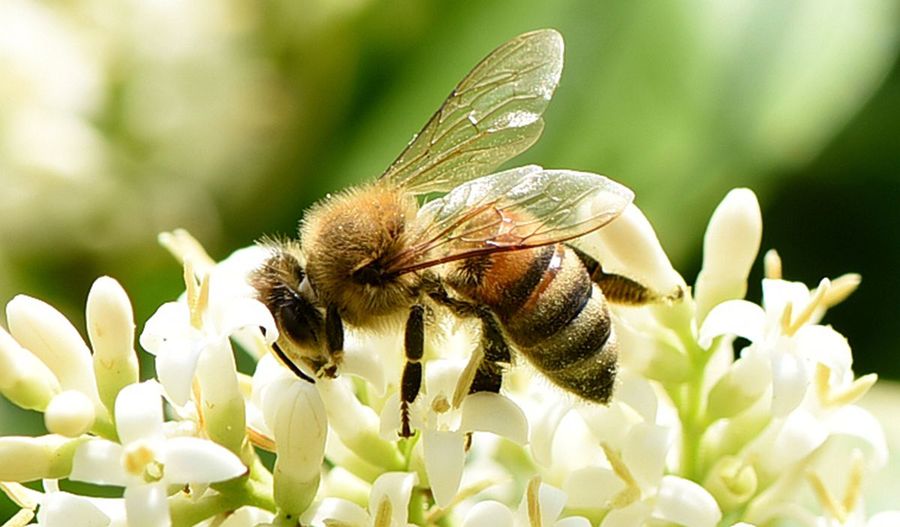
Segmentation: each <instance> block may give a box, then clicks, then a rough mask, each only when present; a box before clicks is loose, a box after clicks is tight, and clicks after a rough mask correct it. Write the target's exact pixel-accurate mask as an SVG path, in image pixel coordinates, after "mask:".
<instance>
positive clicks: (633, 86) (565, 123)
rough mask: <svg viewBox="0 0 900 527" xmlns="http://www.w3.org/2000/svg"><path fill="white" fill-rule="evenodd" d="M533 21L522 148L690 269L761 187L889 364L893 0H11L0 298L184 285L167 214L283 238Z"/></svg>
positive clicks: (897, 177) (857, 342)
mask: <svg viewBox="0 0 900 527" xmlns="http://www.w3.org/2000/svg"><path fill="white" fill-rule="evenodd" d="M541 27H554V28H557V29H558V30H560V32H561V33H562V34H563V36H564V37H565V39H566V44H567V49H566V67H565V69H564V71H563V77H562V81H561V84H560V87H559V89H558V91H557V94H556V97H555V98H554V101H553V103H552V104H551V105H550V108H549V109H548V111H547V114H546V117H545V119H546V124H547V126H546V131H545V133H544V136H543V138H542V139H541V140H540V142H539V143H538V144H537V145H536V146H535V147H533V148H532V149H531V150H530V151H529V152H527V153H526V154H525V155H523V156H521V157H520V158H518V159H516V160H515V163H516V164H522V163H526V162H537V163H541V164H543V165H545V166H551V167H566V168H575V169H581V170H590V171H596V172H600V173H603V174H606V175H608V176H611V177H613V178H614V179H617V180H618V181H621V182H623V183H624V184H626V185H628V186H630V187H632V188H633V189H634V190H635V191H636V193H637V196H638V198H637V203H638V205H639V206H641V207H642V209H643V210H644V211H645V213H646V214H647V215H648V217H649V218H650V219H651V221H652V222H653V223H654V225H655V226H656V228H657V231H658V233H659V235H660V239H661V241H662V243H663V245H664V247H665V248H666V249H667V251H668V252H669V254H670V256H671V258H672V260H673V262H674V263H675V266H676V268H678V269H679V270H680V271H681V272H682V274H683V275H684V276H685V277H686V279H687V280H688V282H692V281H693V279H694V277H695V276H696V273H697V271H698V268H699V262H700V257H701V254H700V250H701V240H702V234H703V230H704V228H705V224H706V221H707V219H708V217H709V215H710V213H711V212H712V210H713V208H714V207H715V205H716V204H717V203H718V201H719V200H720V199H721V198H722V197H723V196H724V195H725V193H726V192H727V191H728V190H729V189H731V188H733V187H737V186H747V187H750V188H752V189H753V190H754V191H755V192H756V193H757V195H758V196H759V198H760V201H761V205H762V208H763V218H764V232H765V234H764V239H763V248H764V249H767V248H776V249H778V251H779V252H780V254H781V256H782V258H783V261H784V269H785V276H786V278H789V279H797V280H802V281H804V282H806V283H807V284H809V285H815V284H816V283H817V282H818V281H819V279H820V278H822V277H835V276H838V275H840V274H842V273H844V272H849V271H855V272H859V273H861V274H862V275H863V284H862V287H861V289H860V290H859V291H858V292H857V293H856V294H855V295H853V296H852V297H851V298H850V299H849V300H848V301H847V302H846V303H845V304H843V305H841V306H838V307H837V308H835V309H834V310H833V311H832V312H830V313H829V315H828V318H827V322H829V323H832V324H833V325H835V327H836V328H837V329H838V330H839V331H841V332H842V333H843V334H845V335H846V336H847V337H848V338H849V340H850V343H851V345H852V346H853V348H854V352H855V357H856V370H857V371H858V372H860V373H866V372H872V371H876V372H878V373H879V374H881V375H882V376H884V377H889V378H895V379H898V378H900V361H898V360H897V356H898V351H900V321H898V312H900V310H898V308H897V302H898V299H900V271H898V270H900V228H898V227H900V141H898V138H900V68H898V64H897V49H898V34H900V3H898V2H897V1H896V0H724V1H712V0H706V1H701V0H683V1H674V0H660V1H626V0H621V1H597V0H560V1H555V2H539V1H521V0H516V1H513V0H481V1H478V2H474V1H469V2H460V1H456V2H451V1H422V0H392V1H383V2H380V1H376V0H308V1H291V0H268V1H263V2H257V3H253V2H242V1H238V0H195V1H191V2H182V1H178V0H158V1H148V0H121V1H115V2H113V1H111V0H68V1H60V2H37V1H34V0H0V302H2V303H3V304H5V302H6V301H8V300H9V299H10V298H12V296H14V295H15V294H18V293H26V294H29V295H33V296H37V297H39V298H42V299H45V300H47V301H49V302H50V303H52V304H54V305H55V306H56V307H58V308H59V309H60V310H61V311H63V312H64V313H65V314H66V315H68V316H69V317H70V318H71V319H72V320H73V322H74V323H75V324H76V326H77V327H79V328H83V317H84V315H83V309H84V308H83V306H84V299H85V297H86V294H87V291H88V289H89V287H90V285H91V283H92V281H93V280H94V279H95V278H96V277H97V276H100V275H104V274H108V275H111V276H113V277H115V278H117V279H118V280H119V281H120V282H121V283H122V284H123V285H124V286H125V288H126V289H127V290H128V291H129V293H130V295H131V297H132V300H133V302H134V304H135V309H136V313H137V318H138V324H139V328H140V326H141V325H142V323H143V321H144V320H146V318H147V317H148V316H149V315H150V314H151V313H152V312H153V311H154V310H155V309H156V307H157V306H158V305H159V304H161V303H162V302H164V301H166V300H168V299H171V298H173V297H174V296H175V295H177V294H178V293H179V292H180V291H181V289H182V285H181V270H180V269H179V267H178V266H177V265H176V263H175V262H174V260H173V259H172V258H171V257H170V256H169V255H168V254H167V253H166V252H165V251H164V250H163V249H161V248H160V247H159V246H158V245H157V243H156V235H157V233H158V232H160V231H164V230H170V229H173V228H175V227H184V228H187V229H188V230H189V231H191V232H192V233H193V234H194V235H195V236H196V237H197V238H198V239H199V240H200V241H201V242H202V243H203V244H204V245H205V246H206V247H207V248H208V250H209V251H210V253H211V254H212V255H213V256H214V257H216V258H221V257H224V256H226V255H227V254H228V253H230V252H231V251H233V250H235V249H237V248H240V247H243V246H246V245H248V244H251V243H253V241H254V240H255V239H257V238H258V237H259V236H260V235H262V234H264V233H286V234H292V233H293V232H294V231H295V226H296V222H297V220H298V218H299V217H300V215H301V212H302V211H303V209H304V208H305V207H306V206H308V205H309V204H310V203H312V202H313V201H315V200H316V199H317V198H320V197H321V196H323V195H324V194H325V193H327V192H330V191H334V190H336V189H340V188H342V187H345V186H346V185H349V184H353V183H355V182H359V181H364V180H367V179H371V178H373V177H375V176H377V175H378V174H379V173H380V172H381V170H383V169H384V168H385V167H386V166H387V165H388V164H389V163H390V162H391V161H392V160H393V158H394V156H395V155H397V154H398V153H399V152H400V150H401V149H402V148H403V146H404V145H405V143H406V142H407V141H408V140H409V138H410V137H411V136H412V134H413V133H414V132H416V131H417V130H418V129H419V127H420V126H421V125H422V124H423V123H424V122H425V120H426V119H427V118H428V117H429V116H430V114H431V113H432V112H433V111H434V110H435V109H436V108H437V107H438V105H439V104H440V103H441V101H442V100H443V98H444V97H445V96H446V94H447V93H448V92H449V90H450V89H451V88H452V86H453V85H454V84H455V83H456V82H457V81H458V80H459V79H461V78H462V76H463V75H464V74H465V73H466V72H468V70H469V69H470V68H471V67H472V66H473V65H474V64H475V63H476V62H477V61H478V60H479V59H480V58H481V57H483V56H484V55H485V54H486V53H488V52H489V51H490V50H491V49H493V48H494V47H495V46H497V45H499V44H500V43H502V42H503V41H505V40H507V39H509V38H510V37H512V36H514V35H516V34H518V33H521V32H524V31H527V30H531V29H536V28H541ZM760 277H761V263H760V264H758V265H757V268H756V270H755V273H754V277H753V281H752V282H751V292H750V296H751V297H752V298H755V299H758V298H759V294H760V293H759V285H758V279H759V278H760ZM8 411H9V410H7V412H8ZM0 428H4V429H5V430H9V427H8V423H7V426H3V427H0ZM6 433H10V432H8V431H7V432H6Z"/></svg>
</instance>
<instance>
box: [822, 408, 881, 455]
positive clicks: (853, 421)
mask: <svg viewBox="0 0 900 527" xmlns="http://www.w3.org/2000/svg"><path fill="white" fill-rule="evenodd" d="M825 426H826V427H827V428H828V431H829V432H830V433H831V435H843V436H848V437H855V438H858V439H861V440H862V441H863V443H864V444H865V445H866V446H867V447H868V448H867V452H866V454H868V455H867V456H866V459H867V460H868V461H869V469H870V470H871V471H876V470H879V469H881V468H882V467H884V466H885V464H887V461H888V447H887V439H886V438H885V434H884V428H882V426H881V423H879V422H878V420H877V419H875V416H873V415H872V414H870V413H869V412H868V411H867V410H865V409H863V408H861V407H859V406H844V407H842V408H839V409H838V410H836V411H835V412H834V413H832V414H831V415H829V416H828V418H827V419H826V420H825Z"/></svg>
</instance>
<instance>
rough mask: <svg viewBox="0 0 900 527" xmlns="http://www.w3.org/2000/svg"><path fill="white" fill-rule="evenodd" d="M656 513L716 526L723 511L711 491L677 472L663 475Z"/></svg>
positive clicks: (683, 522)
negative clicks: (672, 474)
mask: <svg viewBox="0 0 900 527" xmlns="http://www.w3.org/2000/svg"><path fill="white" fill-rule="evenodd" d="M653 517H654V518H658V519H661V520H665V521H669V522H672V523H677V524H680V525H691V526H696V527H714V526H715V525H717V524H718V523H719V520H721V519H722V511H721V509H719V505H718V504H717V503H716V500H715V498H713V497H712V496H711V495H710V494H709V492H708V491H707V490H706V489H704V488H703V487H701V486H700V485H699V484H697V483H695V482H693V481H690V480H687V479H683V478H680V477H678V476H663V478H662V480H661V482H660V484H659V491H658V494H657V497H656V503H655V505H654V507H653Z"/></svg>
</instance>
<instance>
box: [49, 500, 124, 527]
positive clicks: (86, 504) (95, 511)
mask: <svg viewBox="0 0 900 527" xmlns="http://www.w3.org/2000/svg"><path fill="white" fill-rule="evenodd" d="M37 519H38V524H39V525H43V526H48V527H63V526H66V527H69V526H71V527H105V526H107V525H109V522H110V519H109V516H107V515H106V514H103V511H101V510H100V509H99V508H98V507H97V506H96V505H94V504H93V503H91V500H89V499H88V498H85V497H83V496H76V495H74V494H69V493H68V492H51V493H48V494H46V495H45V496H44V499H43V500H41V508H40V509H39V510H38V513H37Z"/></svg>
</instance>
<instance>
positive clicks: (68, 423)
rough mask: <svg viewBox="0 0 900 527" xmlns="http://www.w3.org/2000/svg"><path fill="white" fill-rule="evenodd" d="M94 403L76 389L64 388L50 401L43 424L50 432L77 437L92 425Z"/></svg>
mask: <svg viewBox="0 0 900 527" xmlns="http://www.w3.org/2000/svg"><path fill="white" fill-rule="evenodd" d="M94 417H95V414H94V404H93V403H92V402H91V400H90V399H88V398H87V396H86V395H84V394H83V393H81V392H79V391H78V390H66V391H64V392H62V393H61V394H59V395H57V396H56V397H54V398H53V400H52V401H50V404H49V405H48V406H47V410H46V411H45V412H44V424H45V425H46V426H47V430H48V431H49V432H50V433H52V434H59V435H61V436H65V437H78V436H80V435H81V434H83V433H85V432H87V431H88V430H90V429H91V427H92V426H93V425H94Z"/></svg>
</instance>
